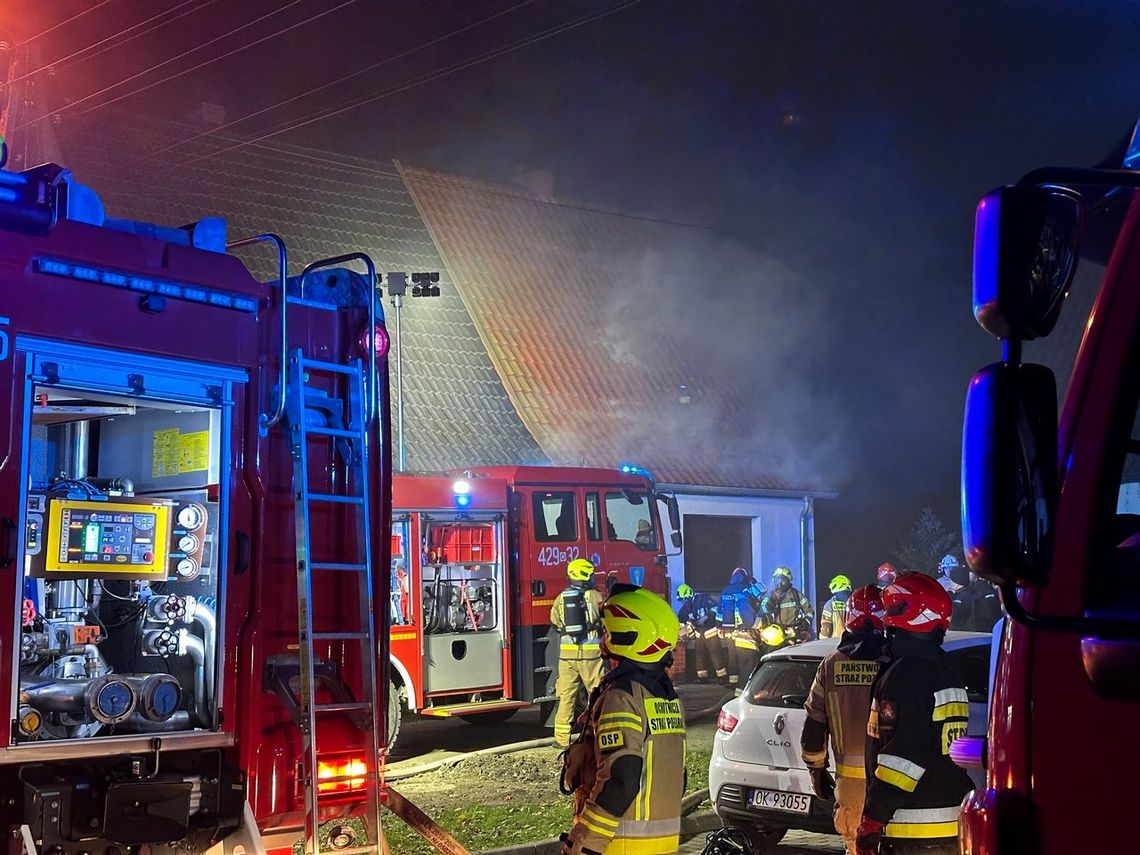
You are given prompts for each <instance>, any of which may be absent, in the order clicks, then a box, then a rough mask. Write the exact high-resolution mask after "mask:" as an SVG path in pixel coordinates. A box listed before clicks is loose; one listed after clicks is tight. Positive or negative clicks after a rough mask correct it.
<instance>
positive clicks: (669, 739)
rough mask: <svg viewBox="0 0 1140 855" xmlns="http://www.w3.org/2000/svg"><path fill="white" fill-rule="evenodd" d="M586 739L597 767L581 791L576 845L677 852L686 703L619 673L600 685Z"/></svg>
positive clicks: (635, 854) (621, 854)
mask: <svg viewBox="0 0 1140 855" xmlns="http://www.w3.org/2000/svg"><path fill="white" fill-rule="evenodd" d="M619 667H620V666H619ZM627 673H628V672H627ZM615 675H616V677H617V678H616V679H611V678H613V677H615ZM664 679H665V680H666V684H667V678H664ZM671 692H672V690H671V688H670V693H671ZM582 738H583V739H585V740H587V741H589V742H592V744H593V748H594V764H593V769H592V770H590V771H591V772H592V774H589V775H588V776H587V779H586V780H585V781H584V782H583V783H582V786H581V787H580V788H579V789H578V790H577V792H576V793H575V795H576V798H575V810H574V826H573V828H572V829H571V831H570V837H571V839H572V840H573V841H575V843H576V845H578V846H579V847H580V848H581V850H583V851H585V850H591V851H594V852H604V853H605V855H671V853H675V852H676V851H677V848H678V846H679V835H680V831H681V797H682V795H683V790H684V778H685V773H684V766H685V718H684V712H683V711H682V709H681V702H680V701H679V700H677V699H676V698H673V699H668V698H664V697H659V696H657V695H655V694H654V693H652V692H651V691H650V690H649V689H647V688H646V686H645V685H643V684H642V683H640V682H635V681H632V680H629V679H628V678H624V679H623V678H622V675H621V673H620V671H615V672H614V673H613V674H611V675H610V677H607V678H606V680H604V681H603V682H602V686H601V689H600V690H599V695H598V698H597V700H596V701H595V703H594V704H593V706H592V707H591V709H590V712H589V720H588V721H587V723H586V728H585V732H584V733H583V737H582Z"/></svg>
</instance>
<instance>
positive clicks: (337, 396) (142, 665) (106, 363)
mask: <svg viewBox="0 0 1140 855" xmlns="http://www.w3.org/2000/svg"><path fill="white" fill-rule="evenodd" d="M252 243H268V244H270V245H271V246H273V247H275V248H276V250H277V256H276V257H277V260H278V274H279V278H278V281H276V282H271V283H270V284H262V283H260V282H258V281H257V280H255V279H254V278H253V277H252V276H251V274H250V272H249V270H248V269H247V268H246V266H245V265H244V264H243V263H242V261H241V260H239V259H238V258H237V257H236V256H234V255H233V254H230V253H229V252H227V249H237V248H239V247H242V246H246V245H249V244H252ZM353 258H359V257H358V256H353ZM345 260H346V259H340V261H345ZM332 261H337V260H330V263H328V264H325V263H318V264H315V265H310V266H309V267H308V268H306V270H305V274H304V275H302V277H301V279H300V281H297V280H287V270H288V267H287V259H286V252H285V247H284V244H283V243H281V241H280V239H278V238H276V237H275V236H273V235H263V236H258V237H256V238H250V239H247V240H241V241H235V242H231V243H229V244H227V241H226V235H225V224H224V223H223V222H222V221H221V220H205V221H201V222H199V223H195V224H193V225H190V226H185V227H180V228H167V227H162V226H157V225H154V224H151V223H139V222H134V221H126V220H116V219H113V218H111V217H109V216H107V214H106V213H105V211H104V210H103V206H102V203H101V201H100V200H99V197H98V196H97V195H96V194H95V193H94V192H93V191H92V190H90V189H89V188H87V187H85V186H83V185H82V184H80V183H78V182H77V181H75V180H74V178H73V177H72V176H71V175H70V173H69V172H68V171H67V170H64V169H61V168H60V167H57V166H53V165H48V166H44V167H38V168H36V169H32V170H28V171H26V172H22V173H12V172H4V171H0V293H2V294H3V296H4V306H3V309H2V310H0V311H2V313H3V316H2V317H0V387H2V388H3V389H4V390H6V396H7V400H8V404H7V406H6V407H5V409H4V412H3V414H2V416H0V449H2V451H0V663H2V664H0V721H3V725H4V726H3V727H2V728H0V828H2V830H3V831H4V832H5V833H8V834H9V839H10V841H11V843H10V846H11V847H13V849H14V851H16V852H19V851H21V850H23V851H25V852H28V853H52V855H79V853H91V855H114V854H115V853H126V852H139V851H144V850H149V851H151V852H154V853H160V852H183V853H201V852H206V851H207V850H209V849H211V847H216V849H215V850H214V851H225V852H227V853H228V852H232V851H234V849H235V847H236V846H239V845H240V846H241V847H243V848H244V849H245V851H247V852H252V851H258V850H260V851H265V850H264V848H269V849H274V848H277V849H280V850H281V851H290V852H291V851H292V850H293V845H294V843H300V844H301V845H303V846H306V847H307V851H311V852H315V853H318V855H319V853H320V852H322V851H330V848H335V847H331V845H330V842H329V841H330V840H332V839H346V837H351V839H352V840H354V841H356V843H355V845H356V846H365V847H367V846H374V847H377V846H378V845H379V841H378V836H379V821H378V820H379V784H378V779H379V771H378V768H377V767H378V764H379V760H380V753H381V750H382V747H383V746H382V745H381V744H379V742H378V739H380V738H382V737H378V736H377V735H376V733H375V726H374V724H375V716H374V715H372V714H371V713H370V710H372V709H373V707H374V706H379V705H380V704H382V703H383V699H384V689H383V687H379V689H378V691H377V692H376V694H377V695H378V697H376V698H375V699H374V697H373V693H372V683H371V682H370V675H374V674H375V672H376V670H377V669H378V668H379V669H382V668H383V665H384V663H385V661H386V658H387V657H386V638H387V633H386V630H385V628H384V624H383V620H384V618H385V616H386V612H385V610H384V609H383V608H382V605H383V604H385V603H386V602H387V599H388V598H387V579H386V574H381V577H382V578H381V579H380V584H379V585H378V586H377V590H376V592H375V598H374V599H373V598H372V595H371V593H372V592H371V587H370V585H371V581H370V580H371V576H370V575H369V574H370V571H369V570H368V569H367V566H368V562H367V558H365V559H359V558H353V557H350V553H351V552H353V551H354V550H355V549H356V547H357V545H358V544H361V543H363V544H365V545H370V544H373V543H375V544H376V549H375V551H374V557H375V560H377V561H379V562H382V563H381V565H380V566H386V563H387V554H386V553H387V538H386V529H387V526H388V519H389V517H388V513H389V507H390V506H389V505H388V491H387V490H386V489H385V488H384V480H385V478H386V477H387V476H388V475H389V474H390V472H389V469H388V467H387V465H386V463H385V462H384V461H385V460H386V454H387V451H388V449H387V446H386V444H385V441H384V440H385V437H386V434H385V429H384V427H383V425H384V424H386V422H384V419H383V415H382V414H383V413H385V412H386V402H385V401H384V400H383V394H382V391H381V389H380V386H379V383H378V380H377V378H378V377H379V376H383V374H382V372H383V371H384V362H383V359H382V355H383V351H381V349H380V347H381V346H382V344H383V341H386V339H385V338H384V337H385V335H386V333H385V332H384V330H383V326H382V316H380V315H379V314H378V309H377V304H378V302H379V301H378V299H374V295H375V278H374V276H372V277H371V278H366V277H362V276H359V275H356V274H352V273H351V272H349V271H347V270H343V269H340V268H335V269H334V268H333V266H332ZM318 267H319V268H321V269H322V270H323V271H324V275H317V274H316V272H315V271H316V270H317V269H318ZM330 270H332V271H333V272H330ZM287 306H288V307H289V312H288V314H289V324H288V326H287V325H286V320H285V315H286V307H287ZM318 359H320V360H323V361H318ZM369 364H371V365H372V366H374V367H373V368H372V369H369V368H365V367H364V366H365V365H369ZM306 434H307V435H308V436H307V441H308V445H307V446H305V447H304V449H303V450H302V445H304V443H305V442H306ZM322 443H323V445H322ZM299 461H300V462H302V463H304V464H305V466H306V467H307V468H306V469H304V470H302V469H299V468H298V466H299ZM363 471H367V472H368V473H369V476H368V478H367V479H364V477H363V475H362V474H361V473H362V472H363ZM299 473H303V475H304V478H303V479H302V481H301V482H300V483H297V482H296V478H297V476H298V474H299ZM362 482H364V483H362ZM345 485H349V486H351V487H354V488H355V489H357V490H358V491H359V498H357V497H356V496H354V495H353V494H352V493H351V492H347V491H346V489H345ZM318 499H322V500H323V501H324V505H323V506H322V507H320V508H318V507H317V500H318ZM302 507H304V508H305V510H304V511H302V510H301V508H302ZM356 508H360V509H364V508H374V509H375V510H374V512H373V517H372V518H371V519H372V520H373V521H374V523H373V524H374V525H375V527H376V530H375V531H372V530H371V529H370V527H369V525H370V524H365V525H363V526H362V524H361V522H360V520H361V518H362V517H361V515H360V513H355V514H354V513H351V511H353V510H354V509H356ZM363 519H364V520H368V519H369V517H368V516H367V514H364V516H363ZM377 532H380V533H384V536H383V537H376V533H377ZM330 535H333V537H332V540H331V543H330ZM342 544H351V549H350V548H349V547H347V546H343V545H342ZM301 556H311V557H312V562H311V563H312V565H313V566H312V567H311V568H310V567H308V566H306V565H307V564H308V563H309V562H308V560H302V558H301ZM352 561H362V562H363V563H360V564H351V563H350V562H352ZM318 562H321V563H322V564H323V566H325V567H329V568H335V569H337V570H339V571H342V572H339V573H332V574H329V575H330V576H331V577H333V578H328V579H322V578H321V577H318V576H316V573H317V570H318V569H320V567H319V565H318ZM343 571H354V572H343ZM310 572H311V573H312V574H313V575H312V576H311V583H310V581H309V579H310V577H309V576H307V575H305V574H308V573H310ZM357 579H360V580H365V581H367V583H368V585H367V586H366V585H363V584H361V585H358V584H357ZM361 592H364V593H363V594H362V593H361ZM378 606H381V607H378ZM358 607H359V608H358ZM372 613H376V614H377V615H379V616H380V617H379V618H378V619H377V620H378V621H379V632H375V631H374V630H373V627H372V624H371V623H370V620H371V618H370V615H371V614H372ZM362 615H366V616H368V620H366V621H365V622H364V623H363V624H359V623H358V620H360V619H361V616H362ZM321 627H324V629H321ZM330 627H335V629H336V630H338V631H337V632H331V631H326V630H328V629H329V628H330ZM378 645H379V646H378ZM317 684H319V685H317ZM361 687H363V688H361ZM317 717H319V718H320V721H319V723H317V724H314V719H315V718H317ZM370 728H371V729H370ZM369 734H371V736H369ZM318 737H319V745H318ZM333 797H336V799H335V800H336V801H337V803H338V804H337V807H336V808H335V810H332V809H330V807H329V802H330V800H332V799H333ZM349 815H352V816H354V817H357V819H356V824H355V825H353V826H352V828H351V829H349V830H347V831H341V832H335V831H330V830H329V829H328V827H327V824H326V825H323V826H321V832H320V841H319V842H316V843H315V844H314V837H316V836H318V835H317V826H318V825H320V824H321V823H322V822H325V821H326V820H331V821H333V822H335V823H339V825H337V827H338V828H340V827H341V826H343V825H344V824H345V823H346V822H347V820H346V819H343V817H347V816H349ZM334 816H335V817H341V818H342V819H333V817H334ZM271 827H272V828H273V829H274V830H275V833H276V834H277V838H278V839H277V840H276V841H269V840H268V839H266V838H265V836H264V834H263V832H267V831H268V829H270V828H271ZM337 834H340V835H341V837H340V838H336V835H337ZM306 839H307V841H308V843H307V844H306V843H305V841H306ZM263 847H264V848H263ZM341 848H343V847H341ZM353 851H365V850H364V849H358V850H353ZM370 851H378V849H376V850H370Z"/></svg>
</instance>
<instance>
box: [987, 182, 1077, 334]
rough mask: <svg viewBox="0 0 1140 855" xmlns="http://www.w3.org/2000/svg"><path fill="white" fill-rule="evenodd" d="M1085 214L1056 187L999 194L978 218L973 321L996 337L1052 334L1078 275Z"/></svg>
mask: <svg viewBox="0 0 1140 855" xmlns="http://www.w3.org/2000/svg"><path fill="white" fill-rule="evenodd" d="M1083 226H1084V213H1083V208H1082V206H1081V202H1080V199H1079V197H1077V196H1076V195H1075V194H1074V193H1073V192H1072V191H1068V190H1063V189H1059V188H1056V187H1036V186H1029V187H1021V186H1018V187H999V188H998V189H997V190H994V191H992V192H990V193H988V194H987V195H986V196H984V197H983V198H982V200H981V201H980V202H979V203H978V209H977V213H976V216H975V219H974V317H975V318H977V321H978V323H979V324H981V326H982V328H983V329H984V330H985V331H986V332H988V333H990V335H992V336H994V337H996V338H1001V339H1006V338H1013V339H1019V340H1022V341H1027V340H1030V339H1034V338H1039V337H1041V336H1046V335H1048V334H1049V333H1050V332H1051V331H1052V329H1053V326H1054V324H1056V323H1057V316H1058V315H1059V314H1060V312H1061V305H1062V303H1064V301H1065V296H1066V295H1067V294H1068V293H1069V286H1070V285H1071V284H1072V282H1073V276H1074V274H1075V273H1076V270H1077V257H1078V252H1079V247H1080V240H1081V232H1082V231H1083Z"/></svg>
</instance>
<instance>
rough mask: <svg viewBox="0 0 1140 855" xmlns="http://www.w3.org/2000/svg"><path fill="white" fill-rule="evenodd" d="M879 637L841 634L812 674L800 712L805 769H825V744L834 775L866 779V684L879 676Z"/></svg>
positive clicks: (866, 633)
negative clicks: (831, 757) (802, 714)
mask: <svg viewBox="0 0 1140 855" xmlns="http://www.w3.org/2000/svg"><path fill="white" fill-rule="evenodd" d="M883 644H884V639H883V636H882V635H881V634H879V633H876V632H871V631H863V632H858V633H856V632H845V633H844V634H843V638H842V640H841V641H840V643H839V648H838V649H837V650H835V651H833V652H832V653H829V654H828V655H827V656H826V657H825V658H824V660H823V661H822V662H820V663H819V668H818V669H817V670H816V672H815V681H814V682H813V683H812V684H811V693H810V694H809V695H808V699H807V703H806V704H804V708H805V709H806V710H807V721H805V722H804V729H803V733H802V734H801V736H800V749H801V753H802V755H803V758H804V763H805V764H807V765H808V766H809V767H814V768H817V769H819V768H823V767H825V766H827V740H828V737H829V736H830V738H831V751H832V753H833V754H834V755H835V772H836V774H837V775H839V776H840V777H844V778H859V779H862V778H864V777H866V774H865V772H864V770H863V750H864V748H865V746H866V742H867V716H868V713H869V712H870V709H871V683H872V682H874V679H875V676H876V675H877V674H878V673H879V657H881V656H882V655H883Z"/></svg>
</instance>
